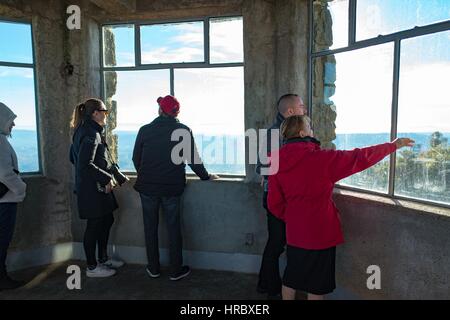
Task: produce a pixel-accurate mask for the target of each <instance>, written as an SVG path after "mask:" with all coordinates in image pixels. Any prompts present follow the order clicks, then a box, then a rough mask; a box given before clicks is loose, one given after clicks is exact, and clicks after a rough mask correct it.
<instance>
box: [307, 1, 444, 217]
mask: <svg viewBox="0 0 450 320" xmlns="http://www.w3.org/2000/svg"><path fill="white" fill-rule="evenodd" d="M313 2H314V0H310V1H309V8H308V10H309V49H308V72H309V74H308V103H309V107H308V111H309V114H310V115H311V117H312V116H313V112H314V110H313V106H312V90H313V89H314V88H313V81H314V79H313V73H314V70H313V66H314V64H313V61H314V59H315V58H318V57H322V56H327V55H333V54H338V53H342V52H349V51H353V50H358V49H363V48H368V47H372V46H377V45H381V44H385V43H393V44H394V53H393V55H394V57H393V61H394V63H393V73H392V80H393V81H392V104H391V132H390V136H391V139H395V138H396V137H397V121H398V94H399V83H400V53H401V42H402V41H403V40H405V39H409V38H416V37H420V36H424V35H429V34H434V33H439V32H444V31H448V30H450V20H447V21H442V22H437V23H432V24H429V25H425V26H420V27H417V26H416V27H414V28H411V29H407V30H402V31H398V32H394V33H390V34H386V35H379V36H377V37H374V38H370V39H364V40H360V41H356V28H357V17H356V9H357V0H349V8H348V12H349V17H348V44H347V46H346V47H340V48H336V49H332V50H322V51H314V30H313V28H314V12H313ZM389 161H390V164H389V177H388V180H389V182H388V191H387V193H386V192H378V191H374V190H368V189H363V188H357V187H351V186H345V185H339V184H337V186H338V187H339V188H342V189H346V190H352V191H362V192H364V193H368V194H374V195H381V196H387V197H389V198H392V199H400V200H411V201H414V202H418V203H424V204H431V205H434V206H438V207H445V208H450V204H445V203H440V202H435V201H431V200H426V199H420V198H413V197H406V196H401V195H397V194H395V173H396V172H395V163H396V153H395V152H394V153H392V154H391V155H390V159H389Z"/></svg>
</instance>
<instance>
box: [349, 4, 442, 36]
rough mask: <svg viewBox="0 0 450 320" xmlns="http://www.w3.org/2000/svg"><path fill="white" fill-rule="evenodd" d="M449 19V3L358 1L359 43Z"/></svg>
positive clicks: (357, 32) (357, 28) (357, 30)
mask: <svg viewBox="0 0 450 320" xmlns="http://www.w3.org/2000/svg"><path fill="white" fill-rule="evenodd" d="M448 19H450V1H448V0H395V1H393V0H358V2H357V13H356V23H357V25H356V40H364V39H368V38H373V37H376V36H378V35H380V34H381V35H385V34H389V33H394V32H398V31H402V30H407V29H412V28H414V27H415V26H424V25H427V24H432V23H436V22H440V21H445V20H448Z"/></svg>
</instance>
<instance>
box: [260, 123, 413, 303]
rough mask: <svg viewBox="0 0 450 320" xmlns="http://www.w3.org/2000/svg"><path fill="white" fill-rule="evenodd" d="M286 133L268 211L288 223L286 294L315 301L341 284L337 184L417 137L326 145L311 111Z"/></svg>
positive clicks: (274, 160) (287, 125) (274, 164)
mask: <svg viewBox="0 0 450 320" xmlns="http://www.w3.org/2000/svg"><path fill="white" fill-rule="evenodd" d="M281 135H282V136H283V138H284V139H285V141H287V142H286V144H285V145H284V146H283V147H282V148H281V149H280V151H279V156H278V157H275V156H274V155H273V154H272V159H271V162H272V163H271V166H272V167H273V168H278V170H277V172H274V173H273V174H272V175H271V176H269V196H268V199H267V201H268V206H269V210H270V211H271V212H272V213H273V214H274V215H275V216H277V217H278V218H280V219H282V220H284V221H285V222H286V239H287V250H286V252H287V266H286V270H285V272H284V276H283V288H282V295H283V299H285V300H289V299H294V298H295V292H296V290H301V291H304V292H307V293H308V299H310V300H312V299H315V300H317V299H323V295H325V294H327V293H331V292H332V291H333V290H334V289H335V288H336V284H335V256H336V246H337V245H338V244H341V243H343V242H344V239H343V236H342V230H341V223H340V219H339V213H338V210H337V208H336V206H335V205H334V203H333V200H332V193H333V187H334V184H335V183H336V182H337V181H339V180H341V179H343V178H345V177H348V176H350V175H352V174H355V173H357V172H360V171H363V170H365V169H367V168H369V167H371V166H373V165H374V164H376V163H377V162H379V161H381V160H382V159H383V158H384V157H386V156H387V155H389V154H391V153H393V152H395V150H397V149H399V148H402V147H405V146H412V145H413V144H414V141H413V140H411V139H409V138H399V139H396V140H395V141H393V142H391V143H384V144H379V145H376V146H372V147H367V148H361V149H354V150H351V151H337V150H322V149H320V142H319V141H317V140H316V139H314V138H313V132H312V130H311V125H310V119H309V118H308V117H307V116H292V117H289V118H287V119H286V120H285V121H284V122H283V124H282V125H281ZM275 170H276V169H275Z"/></svg>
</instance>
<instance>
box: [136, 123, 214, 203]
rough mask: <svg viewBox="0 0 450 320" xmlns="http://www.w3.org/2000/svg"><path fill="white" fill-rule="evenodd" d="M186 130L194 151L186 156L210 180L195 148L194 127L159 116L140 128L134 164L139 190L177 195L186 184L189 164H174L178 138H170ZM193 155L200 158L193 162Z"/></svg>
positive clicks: (144, 192)
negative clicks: (173, 139)
mask: <svg viewBox="0 0 450 320" xmlns="http://www.w3.org/2000/svg"><path fill="white" fill-rule="evenodd" d="M177 129H183V130H185V132H186V133H187V136H188V137H187V138H188V139H190V141H189V142H190V146H191V152H190V154H184V153H183V152H181V158H183V159H184V160H185V161H186V162H187V163H188V165H189V166H190V167H191V169H192V170H193V171H194V172H195V174H196V175H197V176H199V177H200V179H202V180H208V179H209V174H208V172H207V171H206V169H205V167H204V166H203V164H202V163H201V160H200V157H199V156H198V153H197V149H196V148H195V142H194V137H193V135H192V131H191V129H189V127H187V126H186V125H184V124H182V123H180V122H179V121H178V119H176V118H174V117H169V116H159V117H157V118H156V119H155V120H153V121H152V122H151V123H149V124H147V125H145V126H143V127H141V128H140V129H139V132H138V135H137V137H136V143H135V145H134V150H133V163H134V166H135V168H136V171H137V180H136V184H135V185H134V188H135V189H136V191H138V192H140V193H143V194H145V195H149V196H178V195H181V194H182V193H183V191H184V187H185V185H186V171H185V167H186V164H185V162H184V161H183V162H182V163H180V164H175V163H173V161H172V158H171V154H172V150H173V149H174V147H175V146H176V145H177V144H179V142H180V141H181V139H180V140H179V141H171V137H172V133H173V132H174V131H175V130H177ZM194 158H196V159H197V161H196V162H195V164H194Z"/></svg>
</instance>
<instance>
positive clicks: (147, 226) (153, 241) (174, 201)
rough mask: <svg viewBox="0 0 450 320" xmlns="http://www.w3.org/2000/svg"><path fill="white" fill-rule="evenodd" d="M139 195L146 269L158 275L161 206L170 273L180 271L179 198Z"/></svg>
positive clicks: (181, 255)
mask: <svg viewBox="0 0 450 320" xmlns="http://www.w3.org/2000/svg"><path fill="white" fill-rule="evenodd" d="M140 195H141V202H142V210H143V216H144V232H145V246H146V248H147V260H148V268H149V269H150V271H151V272H152V273H159V271H160V263H159V244H158V224H159V207H160V205H161V206H162V209H163V214H164V218H165V221H166V225H167V233H168V235H169V255H170V267H171V273H172V274H174V273H176V272H179V271H180V270H181V267H182V264H183V238H182V236H181V219H180V204H181V197H180V196H175V197H158V196H147V195H144V194H142V193H141V194H140Z"/></svg>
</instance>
